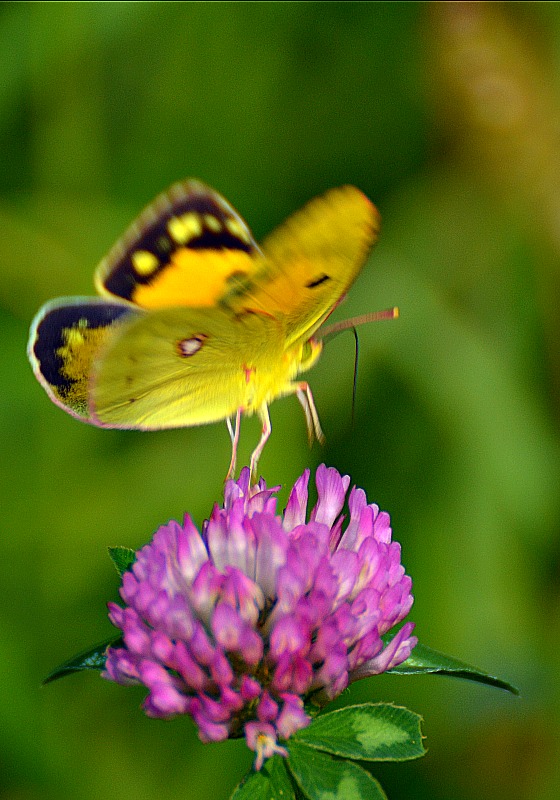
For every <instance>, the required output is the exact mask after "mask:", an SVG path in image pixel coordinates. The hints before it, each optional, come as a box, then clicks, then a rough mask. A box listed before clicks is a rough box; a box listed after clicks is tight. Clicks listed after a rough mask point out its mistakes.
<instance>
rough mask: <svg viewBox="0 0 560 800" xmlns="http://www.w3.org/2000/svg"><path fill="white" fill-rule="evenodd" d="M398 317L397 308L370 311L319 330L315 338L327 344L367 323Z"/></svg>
mask: <svg viewBox="0 0 560 800" xmlns="http://www.w3.org/2000/svg"><path fill="white" fill-rule="evenodd" d="M398 316H399V309H398V307H397V306H393V308H386V309H385V310H384V311H371V312H370V313H369V314H361V315H360V316H359V317H351V318H350V319H343V320H342V321H341V322H334V323H333V324H332V325H326V326H325V327H322V328H319V331H318V333H319V334H320V336H317V338H318V339H320V340H321V341H322V342H327V341H328V340H329V339H332V338H334V337H335V336H337V335H338V334H339V333H342V331H347V330H349V329H351V328H356V327H357V326H358V325H365V324H366V323H368V322H378V321H379V320H381V319H398Z"/></svg>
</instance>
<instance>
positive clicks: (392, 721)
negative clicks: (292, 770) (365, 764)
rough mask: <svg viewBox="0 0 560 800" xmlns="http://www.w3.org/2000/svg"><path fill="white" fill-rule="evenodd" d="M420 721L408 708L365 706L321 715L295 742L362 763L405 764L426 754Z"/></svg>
mask: <svg viewBox="0 0 560 800" xmlns="http://www.w3.org/2000/svg"><path fill="white" fill-rule="evenodd" d="M420 722H421V717H419V716H418V714H414V713H413V712H412V711H409V710H408V708H402V707H400V706H394V705H390V704H386V703H364V704H363V705H356V706H349V707H348V708H341V709H339V710H337V711H331V712H330V713H328V714H321V715H320V716H319V717H317V718H316V719H315V720H314V721H313V722H312V723H311V724H310V725H308V726H307V728H303V729H302V730H300V731H298V732H297V733H296V734H294V737H293V739H295V740H297V741H298V742H301V743H302V744H303V743H304V744H306V745H307V746H309V747H313V748H316V749H318V750H326V751H327V752H328V753H332V754H333V755H337V756H344V757H346V758H351V759H356V760H361V761H406V760H408V759H411V758H419V757H420V756H423V755H424V754H425V752H426V751H425V749H424V746H423V744H422V731H421V730H420Z"/></svg>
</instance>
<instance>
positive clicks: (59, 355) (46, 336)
mask: <svg viewBox="0 0 560 800" xmlns="http://www.w3.org/2000/svg"><path fill="white" fill-rule="evenodd" d="M135 316H136V312H135V311H133V310H132V309H131V308H128V307H127V306H126V305H125V304H124V303H108V302H106V301H105V300H102V299H100V298H88V297H86V298H84V297H66V298H60V299H57V300H52V301H51V302H50V303H47V304H46V305H45V306H43V308H42V309H41V310H40V311H39V313H38V314H37V316H36V317H35V319H34V321H33V324H32V326H31V332H30V337H29V346H28V355H29V359H30V361H31V364H32V366H33V371H34V372H35V375H36V377H37V379H38V380H39V382H40V383H41V385H42V386H43V388H44V389H45V390H46V392H47V394H48V395H49V397H50V398H51V400H53V402H55V403H56V404H57V405H58V406H60V407H61V408H63V409H64V410H65V411H68V413H69V414H72V416H75V417H78V418H79V419H82V420H84V421H86V422H93V421H94V420H92V419H91V417H90V413H89V384H90V379H91V374H92V371H93V365H94V362H95V360H96V359H97V358H98V356H99V353H100V352H102V350H103V348H104V346H105V345H106V344H107V342H108V341H109V340H110V338H111V337H112V336H113V335H114V334H115V331H116V330H117V329H118V328H119V327H121V326H122V325H123V324H125V322H126V321H129V320H130V319H131V318H132V317H135Z"/></svg>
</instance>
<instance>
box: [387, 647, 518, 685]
mask: <svg viewBox="0 0 560 800" xmlns="http://www.w3.org/2000/svg"><path fill="white" fill-rule="evenodd" d="M388 672H389V673H394V674H398V675H418V674H420V673H423V672H436V673H438V674H440V675H451V676H453V677H454V678H463V679H465V680H469V681H478V682H479V683H486V684H487V685H488V686H495V687H497V688H498V689H505V690H506V692H511V693H512V694H515V695H518V694H519V689H517V688H516V687H515V686H512V684H511V683H508V682H507V681H505V680H502V678H496V677H494V676H493V675H488V673H486V672H483V671H482V670H481V669H478V667H473V666H471V665H470V664H465V662H464V661H459V660H458V659H456V658H451V656H446V655H445V654H444V653H440V652H438V651H437V650H432V649H431V647H427V646H426V645H425V644H417V645H416V647H415V648H414V650H413V651H412V653H411V654H410V656H409V657H408V658H407V659H406V661H403V663H402V664H399V665H398V667H393V669H390V670H388Z"/></svg>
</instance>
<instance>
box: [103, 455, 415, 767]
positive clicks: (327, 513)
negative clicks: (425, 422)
mask: <svg viewBox="0 0 560 800" xmlns="http://www.w3.org/2000/svg"><path fill="white" fill-rule="evenodd" d="M308 481H309V470H306V471H305V472H304V474H303V475H302V476H301V477H300V478H298V480H297V481H296V483H295V485H294V487H293V489H292V491H291V494H290V498H289V500H288V504H287V507H286V510H285V512H284V514H283V515H278V514H277V513H276V496H275V494H276V492H277V490H278V488H279V487H274V488H271V489H269V488H267V486H266V484H265V482H264V481H263V480H261V481H260V482H259V483H258V484H257V485H256V486H251V485H250V482H249V470H248V469H244V470H243V471H242V473H241V476H240V478H239V480H238V481H228V482H227V484H226V487H225V500H224V506H223V507H218V506H216V507H215V508H214V510H213V511H212V514H211V515H210V518H209V519H208V520H207V521H206V522H205V523H204V525H203V526H202V532H200V531H198V529H197V528H196V527H195V525H194V523H193V522H192V520H191V518H190V517H189V516H188V515H187V516H186V517H185V520H184V522H183V525H179V524H178V523H177V522H169V523H168V524H167V525H163V526H162V527H161V528H159V530H158V531H157V532H156V533H155V534H154V536H153V538H152V541H151V542H150V543H149V544H148V545H146V546H145V547H143V548H142V549H141V550H139V551H138V552H137V554H136V561H135V562H134V564H133V566H132V568H131V570H129V571H127V572H126V573H125V574H124V576H123V582H122V587H121V590H120V594H121V597H122V599H123V601H124V603H125V606H124V608H123V607H121V606H119V605H116V604H115V603H109V617H110V619H111V622H112V623H113V624H114V625H115V626H116V627H117V628H120V629H121V630H122V633H123V646H122V647H113V648H109V650H108V655H107V662H106V666H105V671H104V673H103V675H104V677H106V678H109V679H110V680H114V681H117V682H118V683H123V684H130V683H141V684H144V685H145V686H146V687H147V688H148V690H149V694H148V696H147V698H146V700H145V702H144V709H145V711H146V713H147V714H148V715H150V716H153V717H164V718H165V717H172V716H175V715H177V714H190V715H191V717H192V718H193V719H194V721H195V723H196V725H197V726H198V733H199V737H200V739H201V740H202V741H204V742H209V741H220V740H222V739H226V738H228V737H236V736H241V735H244V736H245V739H246V742H247V744H248V746H249V747H250V748H251V749H252V750H254V751H255V752H256V754H257V761H256V766H257V768H260V766H261V765H262V763H263V760H264V759H266V758H268V757H269V756H270V755H273V754H274V753H281V754H283V755H285V754H286V751H285V749H284V748H282V747H281V746H280V745H278V744H277V740H278V739H282V740H286V739H288V738H289V737H290V736H291V735H292V734H293V733H294V732H295V731H297V730H299V729H300V728H304V727H305V726H306V725H308V724H309V723H310V721H311V718H310V716H309V715H308V714H307V713H306V711H305V708H304V703H306V702H312V703H314V704H316V705H324V704H325V703H326V702H328V701H329V700H332V699H333V698H334V697H336V696H337V695H338V694H340V693H341V692H342V691H343V690H344V689H345V688H346V687H347V686H348V684H349V683H351V682H352V681H354V680H357V679H358V678H364V677H367V676H369V675H374V674H378V673H380V672H384V671H385V670H388V669H391V668H392V667H395V666H396V665H397V664H400V663H401V662H403V661H405V660H406V659H407V658H408V656H409V655H410V652H411V650H412V648H413V647H414V646H415V644H416V641H417V640H416V637H415V636H412V635H411V634H412V630H413V628H414V624H413V623H410V622H409V623H407V624H405V625H404V626H403V627H402V628H401V629H400V630H399V631H398V633H396V634H395V636H394V637H393V638H392V640H391V641H390V643H389V644H388V645H385V644H384V642H383V640H382V638H381V636H382V635H383V634H385V633H386V632H387V631H389V630H390V629H391V628H392V627H393V626H395V625H397V624H398V623H399V622H401V621H402V620H403V619H404V617H405V616H406V615H407V614H408V612H409V611H410V608H411V606H412V602H413V598H412V595H411V593H410V592H411V588H412V581H411V579H410V578H409V577H408V576H407V575H405V572H404V568H403V567H402V565H401V563H400V555H401V551H400V545H399V544H398V543H397V542H392V541H391V528H390V519H389V515H388V514H387V513H386V512H380V511H379V508H378V507H377V506H376V505H373V504H368V503H367V499H366V496H365V493H364V492H363V490H361V489H357V488H356V487H354V488H353V489H352V490H351V492H350V494H349V497H348V510H349V519H348V522H347V524H346V525H345V517H344V515H343V514H342V509H343V506H344V503H345V500H346V496H347V492H348V487H349V483H350V479H349V477H348V476H341V475H340V474H339V473H338V472H337V470H336V469H333V468H327V467H325V466H324V465H321V466H320V467H319V468H318V470H317V474H316V485H317V492H318V501H317V504H316V505H315V507H314V508H313V509H312V510H311V512H310V513H309V514H308V512H307V504H308V495H307V487H308Z"/></svg>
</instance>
